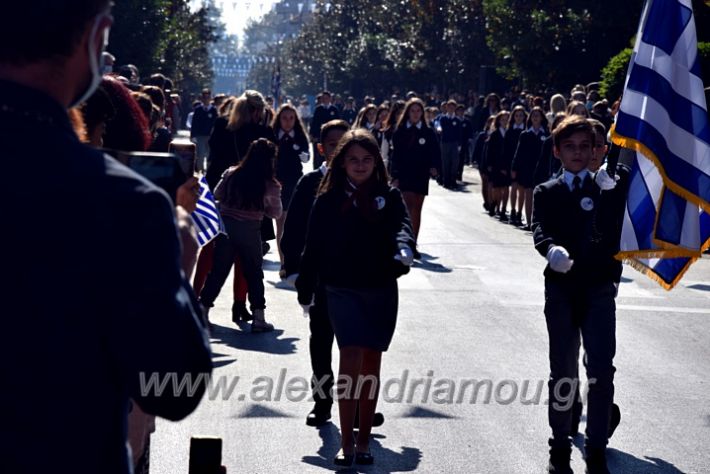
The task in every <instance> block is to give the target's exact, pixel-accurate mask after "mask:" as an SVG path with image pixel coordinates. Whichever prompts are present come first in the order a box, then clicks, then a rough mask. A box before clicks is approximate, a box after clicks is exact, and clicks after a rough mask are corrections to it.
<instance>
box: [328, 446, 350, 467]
mask: <svg viewBox="0 0 710 474" xmlns="http://www.w3.org/2000/svg"><path fill="white" fill-rule="evenodd" d="M354 459H355V454H345V453H343V450H342V449H341V450H340V451H338V454H336V455H335V458H334V459H333V464H335V465H336V466H347V467H350V466H352V465H353V460H354Z"/></svg>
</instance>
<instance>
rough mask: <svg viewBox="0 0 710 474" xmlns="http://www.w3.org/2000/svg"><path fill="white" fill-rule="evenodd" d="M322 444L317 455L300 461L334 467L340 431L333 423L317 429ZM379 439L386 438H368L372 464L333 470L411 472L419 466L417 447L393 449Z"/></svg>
mask: <svg viewBox="0 0 710 474" xmlns="http://www.w3.org/2000/svg"><path fill="white" fill-rule="evenodd" d="M318 436H320V438H321V441H322V445H321V447H320V448H319V449H318V452H317V456H303V458H302V459H301V462H303V463H305V464H310V465H311V466H316V467H321V468H323V469H327V470H329V471H330V470H333V469H335V465H334V464H333V458H334V457H335V455H336V454H337V453H338V450H339V449H340V431H339V430H338V427H337V426H335V425H334V424H333V423H328V424H327V425H325V426H323V427H321V428H320V429H319V430H318ZM380 439H386V437H385V436H382V435H377V434H375V435H372V437H371V439H370V452H371V453H372V455H373V456H374V458H375V464H374V465H372V466H357V465H353V467H352V468H342V469H338V470H336V471H335V472H340V473H358V472H367V473H374V472H376V473H383V474H384V473H390V472H413V471H416V470H417V468H418V467H419V463H420V462H421V459H422V451H421V450H420V449H419V448H412V447H407V446H402V447H401V448H400V451H399V452H397V451H394V450H392V449H388V448H385V447H383V446H382V444H381V443H380V441H379V440H380Z"/></svg>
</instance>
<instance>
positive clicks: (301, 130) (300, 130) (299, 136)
mask: <svg viewBox="0 0 710 474" xmlns="http://www.w3.org/2000/svg"><path fill="white" fill-rule="evenodd" d="M287 110H290V111H291V112H293V115H294V116H295V117H296V123H295V124H294V125H293V131H294V133H295V134H296V140H300V141H305V142H308V135H306V129H305V127H304V126H303V122H302V121H301V116H300V115H299V114H298V111H297V110H296V107H294V106H293V105H291V104H283V105H282V106H281V107H279V110H278V111H277V112H276V115H274V119H273V120H272V121H271V129H272V130H273V131H274V136H275V137H276V138H277V139H278V137H279V130H281V114H282V113H284V112H286V111H287Z"/></svg>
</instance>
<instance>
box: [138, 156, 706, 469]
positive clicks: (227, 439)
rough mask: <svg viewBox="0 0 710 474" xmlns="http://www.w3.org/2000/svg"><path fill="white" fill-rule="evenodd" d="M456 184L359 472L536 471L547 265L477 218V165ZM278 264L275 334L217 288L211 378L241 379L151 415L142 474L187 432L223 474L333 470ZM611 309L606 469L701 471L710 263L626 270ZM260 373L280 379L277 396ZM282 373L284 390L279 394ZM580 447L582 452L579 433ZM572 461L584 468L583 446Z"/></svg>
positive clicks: (403, 293)
mask: <svg viewBox="0 0 710 474" xmlns="http://www.w3.org/2000/svg"><path fill="white" fill-rule="evenodd" d="M465 178H466V180H467V181H468V182H469V184H468V185H467V186H466V187H465V190H464V191H460V192H451V191H445V190H443V189H442V188H440V187H438V186H436V185H433V186H432V189H431V195H430V196H429V197H428V198H427V200H426V202H425V205H424V217H423V224H422V232H421V236H420V248H421V251H422V253H423V254H424V256H425V260H424V262H423V263H421V264H417V265H416V267H415V268H414V269H413V270H412V272H411V273H410V274H409V275H407V276H405V277H403V278H402V279H401V280H400V311H399V319H398V325H397V331H396V333H395V337H394V341H393V343H392V346H391V347H390V350H389V351H388V352H387V353H385V354H384V356H383V369H382V380H383V383H385V384H389V389H388V393H387V394H381V398H380V405H379V408H378V410H379V411H382V412H383V413H384V415H385V417H386V422H385V424H384V425H383V426H382V427H380V428H376V429H375V431H374V439H373V442H372V443H371V448H372V453H373V455H374V456H375V465H374V466H372V467H370V468H366V469H362V470H361V472H372V473H386V472H411V471H418V472H424V473H505V474H507V473H541V472H544V471H545V467H546V464H547V444H546V441H547V437H548V436H549V429H548V426H547V417H546V412H547V407H546V405H545V403H546V389H544V383H545V381H546V378H547V374H548V362H547V332H546V329H545V321H544V317H543V314H542V305H543V277H542V269H543V267H544V264H545V262H544V259H543V258H542V257H540V256H539V255H538V254H537V252H535V250H534V248H533V245H532V237H531V234H530V233H529V232H524V231H522V230H519V229H516V228H514V227H512V226H510V225H507V224H502V223H499V222H497V221H495V220H494V219H492V218H490V217H488V216H487V215H486V214H484V213H483V209H482V207H481V198H480V186H479V184H478V179H477V177H476V175H475V171H473V170H468V169H467V171H466V176H465ZM278 269H279V265H278V255H276V254H275V253H274V251H273V250H272V252H271V253H270V254H269V255H267V262H265V270H266V281H267V284H266V286H267V292H266V299H267V305H268V309H267V319H268V320H269V321H272V322H273V323H274V324H275V325H276V327H277V330H276V331H275V332H273V333H270V334H261V335H252V334H250V333H249V332H248V331H247V332H243V331H242V329H240V328H239V327H237V326H235V325H234V324H233V323H231V321H230V307H231V295H230V291H223V292H222V295H220V298H219V299H218V300H217V303H216V308H215V309H214V310H213V311H212V313H211V318H212V319H213V321H215V322H216V324H217V326H216V329H215V331H214V332H213V339H212V349H213V351H214V360H215V365H216V367H217V368H216V370H215V379H216V380H220V378H221V377H223V378H222V380H223V381H224V383H229V382H232V383H236V385H235V386H234V391H233V392H232V394H231V396H229V397H224V396H223V395H224V392H222V393H220V394H218V395H217V396H213V397H211V398H214V399H208V397H206V398H205V400H203V402H202V403H201V405H200V406H199V408H198V409H197V410H196V412H195V413H193V414H192V415H191V416H190V417H188V418H187V419H185V420H183V421H181V422H178V423H171V422H168V421H164V420H159V421H158V423H157V431H156V433H155V434H154V435H153V438H152V446H151V472H153V473H156V474H163V473H164V474H177V473H187V466H188V451H189V440H190V437H191V436H193V435H211V436H218V437H221V438H223V440H224V449H223V464H224V465H225V466H226V467H227V469H228V471H227V472H229V473H236V472H240V473H281V472H285V473H301V472H303V473H319V472H327V471H328V470H333V465H332V458H333V456H334V455H335V453H336V452H337V450H338V447H339V431H338V426H337V410H335V409H334V410H333V421H334V423H332V424H328V425H326V426H325V427H324V428H321V429H315V428H310V427H307V426H306V425H305V423H304V420H305V416H306V414H307V413H308V411H309V410H310V408H311V403H310V402H308V401H307V400H301V401H299V397H301V396H303V395H305V394H306V393H307V391H304V390H300V391H299V390H298V388H299V384H303V383H304V382H303V380H299V377H302V378H304V379H307V378H309V377H310V365H309V357H308V336H309V332H308V324H307V320H306V319H305V318H304V317H303V316H302V311H301V309H300V307H299V306H298V304H297V302H296V297H295V293H294V292H293V291H290V290H288V289H285V288H283V285H282V284H281V283H280V282H279V278H278ZM225 288H227V289H229V288H231V279H230V281H229V282H228V283H227V285H225ZM617 306H618V309H617V356H616V359H615V365H616V367H617V372H616V397H615V401H616V402H617V403H618V404H619V405H620V406H621V411H622V422H621V425H620V426H619V428H618V429H617V432H616V434H615V435H614V437H613V438H612V440H611V442H610V444H609V453H608V461H609V467H610V469H611V471H612V472H614V473H634V474H661V473H663V474H675V473H707V472H710V450H709V449H708V447H709V446H710V404H709V403H708V402H709V401H710V383H709V382H708V378H707V377H708V374H710V259H708V258H703V259H702V260H700V261H699V262H697V263H696V264H695V265H694V266H693V267H692V268H691V269H690V270H689V272H688V273H687V274H686V276H685V277H684V279H683V281H682V282H681V283H680V285H679V286H678V287H677V288H676V289H675V290H673V291H672V292H666V291H665V290H663V289H662V288H660V287H659V286H658V285H657V284H656V283H655V282H652V281H651V280H649V279H648V278H647V277H645V276H643V275H641V274H640V273H638V272H636V271H635V270H633V269H631V268H625V270H624V275H623V281H622V283H621V287H620V292H619V297H618V299H617ZM243 329H247V330H248V326H244V327H243ZM236 377H239V380H238V382H234V381H235V380H236ZM259 377H269V378H271V379H272V380H273V387H272V388H273V390H272V391H271V393H268V385H267V383H268V382H266V380H265V379H258V378H259ZM405 377H406V380H404V378H405ZM280 378H282V379H283V380H284V382H283V383H282V384H281V385H282V386H286V385H288V384H290V385H289V386H290V387H291V391H290V392H288V393H287V391H286V390H285V389H284V390H279V380H280ZM413 379H422V380H421V381H420V382H419V384H418V385H417V384H415V383H413ZM427 384H429V385H430V390H429V392H428V393H426V392H427V390H426V387H427ZM255 387H256V391H254V393H252V390H253V389H254V388H255ZM301 388H302V387H301ZM476 388H477V389H478V391H477V392H476V395H477V396H476V397H475V399H473V397H472V395H473V393H474V391H475V390H474V389H476ZM488 390H490V394H489V393H487V392H488ZM540 390H541V394H540V395H539V396H537V392H538V391H540ZM400 392H401V393H400ZM385 395H386V396H387V399H386V400H384V399H383V398H384V396H385ZM224 398H226V399H224ZM269 398H270V400H269ZM583 420H584V418H583ZM583 428H584V422H583V423H582V426H581V427H580V430H583ZM576 441H577V442H576V444H577V446H581V443H582V439H581V437H579V438H578V439H577V440H576ZM573 468H574V470H575V472H579V473H582V472H584V462H583V460H582V454H581V452H580V450H579V449H574V451H573ZM350 472H354V471H350Z"/></svg>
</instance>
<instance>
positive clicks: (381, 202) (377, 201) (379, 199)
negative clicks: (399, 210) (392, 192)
mask: <svg viewBox="0 0 710 474" xmlns="http://www.w3.org/2000/svg"><path fill="white" fill-rule="evenodd" d="M375 206H376V207H377V210H378V211H381V210H382V209H384V208H385V198H383V197H382V196H377V197H376V198H375Z"/></svg>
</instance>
